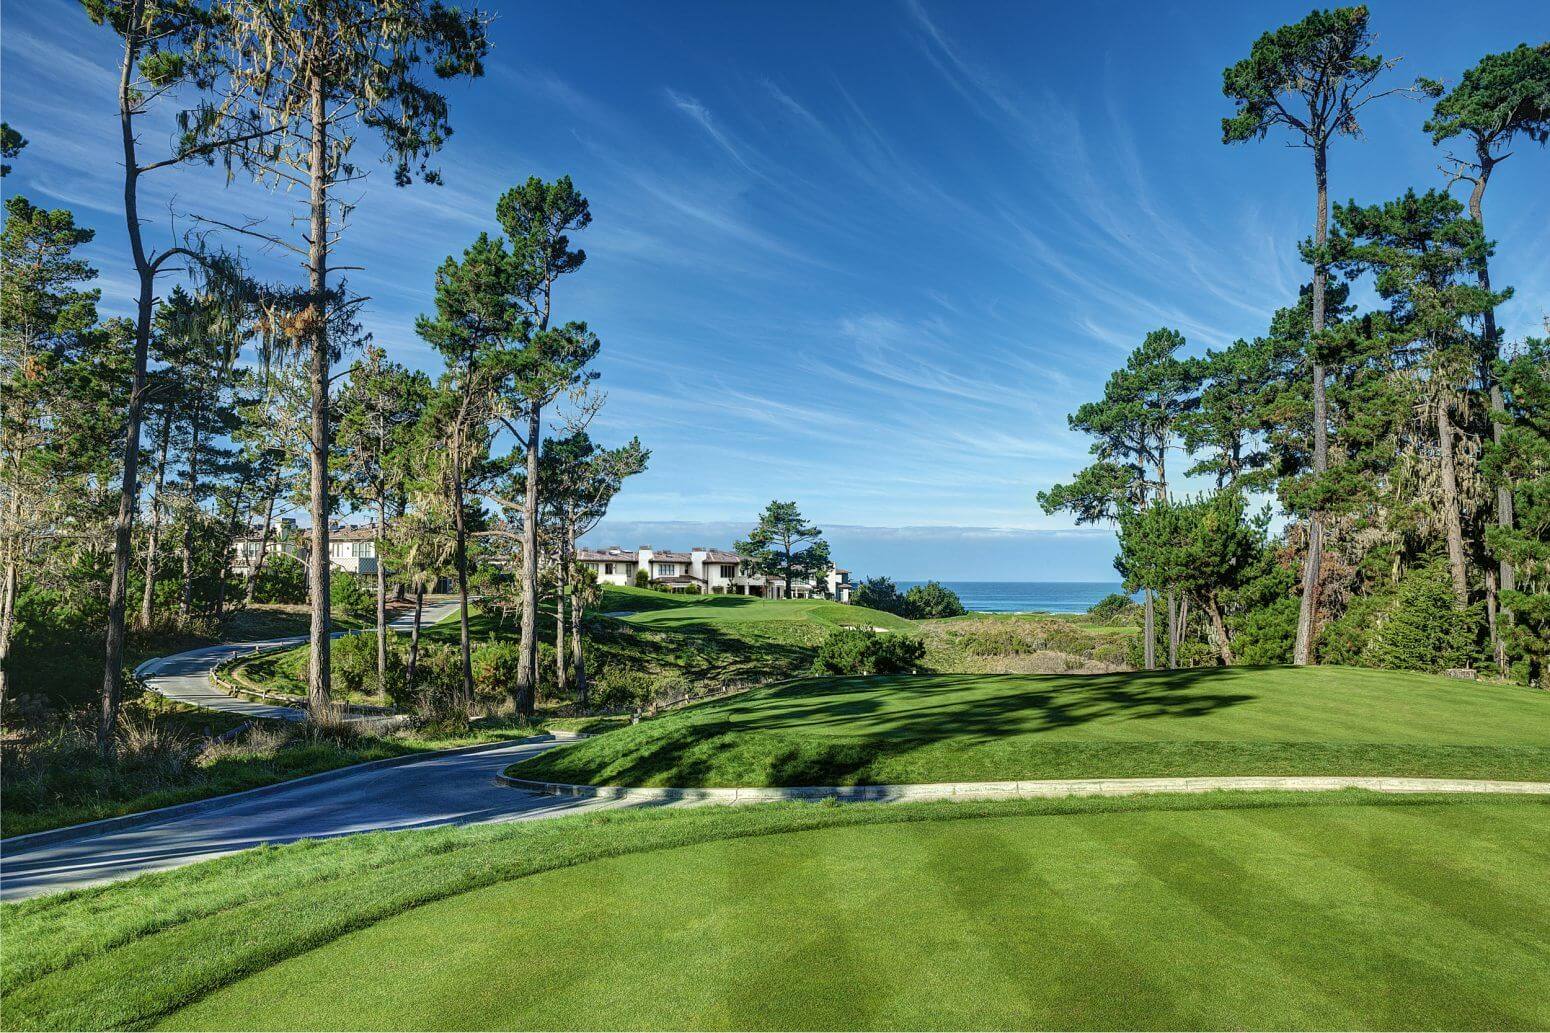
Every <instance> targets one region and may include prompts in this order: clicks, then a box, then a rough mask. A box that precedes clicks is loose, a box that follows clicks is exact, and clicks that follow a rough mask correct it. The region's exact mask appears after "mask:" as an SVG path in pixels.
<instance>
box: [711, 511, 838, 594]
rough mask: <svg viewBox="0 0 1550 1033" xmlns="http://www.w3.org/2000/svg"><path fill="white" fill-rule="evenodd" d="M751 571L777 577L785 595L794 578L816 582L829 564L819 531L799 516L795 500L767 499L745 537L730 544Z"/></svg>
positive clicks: (826, 547) (800, 513)
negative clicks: (768, 502)
mask: <svg viewBox="0 0 1550 1033" xmlns="http://www.w3.org/2000/svg"><path fill="white" fill-rule="evenodd" d="M732 547H733V548H734V549H736V550H737V551H738V552H739V553H740V554H741V555H742V556H743V557H744V558H745V559H746V560H747V561H748V565H749V566H751V567H752V568H753V569H754V570H755V571H757V572H758V573H760V574H768V575H771V576H773V577H778V578H781V579H782V580H783V581H785V583H786V598H787V599H789V598H791V583H792V582H793V581H795V580H797V579H798V578H802V579H808V580H812V581H817V580H818V579H819V578H821V577H822V576H823V575H825V574H827V573H828V572H829V570H830V568H831V567H832V566H833V564H832V563H831V562H830V561H829V543H828V542H826V541H824V540H823V532H822V531H820V530H819V529H818V528H817V527H815V526H813V525H812V524H809V523H808V522H807V521H806V519H804V518H803V516H802V512H801V510H799V509H797V504H796V503H795V502H780V501H775V502H771V503H770V504H769V505H768V506H765V507H764V512H762V513H760V514H759V523H758V524H757V525H756V526H755V527H754V529H753V530H752V531H750V532H748V537H747V538H745V539H743V540H742V541H740V542H738V543H736V544H735V545H733V546H732Z"/></svg>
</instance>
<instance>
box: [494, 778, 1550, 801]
mask: <svg viewBox="0 0 1550 1033" xmlns="http://www.w3.org/2000/svg"><path fill="white" fill-rule="evenodd" d="M496 778H497V779H498V780H499V781H501V782H502V783H504V784H505V785H509V786H512V787H514V788H517V789H523V790H526V791H527V792H530V793H541V794H543V795H546V796H575V797H590V798H595V799H599V800H629V801H635V802H642V803H652V802H657V803H670V802H676V801H693V802H701V803H772V802H775V801H779V800H829V799H832V800H838V801H841V802H844V803H859V802H863V801H901V800H948V799H952V800H996V799H1006V798H1010V797H1061V796H1130V795H1135V794H1140V793H1210V792H1216V791H1218V790H1239V791H1243V790H1248V791H1267V790H1269V791H1274V790H1279V791H1282V792H1298V793H1314V792H1328V791H1330V790H1337V789H1366V790H1370V791H1372V792H1376V793H1512V794H1535V795H1550V782H1506V781H1497V780H1491V779H1458V778H1387V777H1382V776H1376V777H1374V776H1345V775H1330V776H1300V775H1299V776H1280V775H1273V776H1242V777H1201V778H1078V779H1043V780H1036V781H1017V782H933V783H924V784H919V785H893V786H775V787H765V788H742V789H731V788H728V789H719V788H707V789H694V788H677V787H658V788H653V787H635V786H589V785H573V784H571V783H568V782H536V781H532V780H530V779H525V778H513V777H511V776H510V775H506V774H501V775H497V776H496Z"/></svg>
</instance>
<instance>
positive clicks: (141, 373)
mask: <svg viewBox="0 0 1550 1033" xmlns="http://www.w3.org/2000/svg"><path fill="white" fill-rule="evenodd" d="M139 14H140V12H139V4H138V3H137V4H135V5H134V9H133V11H132V12H131V22H134V21H137V20H138V18H139ZM139 50H140V41H139V36H138V31H137V30H135V29H131V30H130V31H129V33H128V35H126V36H125V39H124V62H123V65H122V66H121V67H120V70H119V84H118V124H119V136H120V139H121V142H122V144H123V153H124V223H125V227H126V229H127V231H128V235H129V249H130V252H131V254H132V255H133V256H134V264H135V273H136V274H137V276H138V277H139V288H140V295H139V297H138V298H137V299H136V303H135V355H134V373H133V375H132V379H131V381H130V387H129V401H128V404H127V405H126V406H125V410H124V451H123V471H122V477H121V479H120V481H119V492H118V516H117V517H116V518H115V519H114V521H113V570H112V574H111V575H110V577H109V580H108V600H107V611H108V612H107V617H108V620H107V629H106V635H105V636H104V649H103V665H102V708H101V712H100V714H99V715H98V720H97V750H98V752H99V753H100V754H101V755H102V756H103V757H104V758H111V757H112V756H113V740H114V734H115V732H116V731H117V728H118V703H119V697H120V696H121V695H122V693H123V685H124V672H123V663H124V603H125V597H126V596H127V595H128V589H129V562H130V559H131V557H132V555H133V552H132V548H133V544H132V542H131V540H130V533H131V531H132V530H133V529H134V521H135V509H136V508H137V506H138V505H139V495H140V420H141V414H142V412H143V409H144V405H145V371H146V366H147V364H148V360H149V357H150V347H151V307H152V304H153V301H154V299H155V290H156V283H155V276H156V270H155V269H154V268H153V267H152V266H151V264H150V262H149V261H148V260H147V258H146V254H145V245H144V242H143V241H142V240H141V237H140V211H139V204H138V201H139V196H138V195H139V176H140V168H139V158H138V157H137V155H136V153H135V129H134V110H135V106H136V104H137V103H138V101H137V100H136V98H135V95H134V89H133V81H134V79H133V77H134V69H135V65H136V63H137V61H138V58H139Z"/></svg>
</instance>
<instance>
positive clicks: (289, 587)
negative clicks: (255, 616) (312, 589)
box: [253, 553, 307, 603]
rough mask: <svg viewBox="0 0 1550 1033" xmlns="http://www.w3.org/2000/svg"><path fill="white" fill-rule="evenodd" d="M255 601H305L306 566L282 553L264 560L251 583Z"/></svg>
mask: <svg viewBox="0 0 1550 1033" xmlns="http://www.w3.org/2000/svg"><path fill="white" fill-rule="evenodd" d="M253 601H254V602H255V603H304V602H306V601H307V568H306V567H303V566H302V565H301V562H300V561H299V560H297V559H296V558H295V557H294V556H287V555H285V554H283V553H281V554H278V555H275V556H270V557H268V558H266V559H265V560H264V569H263V570H261V571H259V572H258V580H257V581H255V582H254V584H253Z"/></svg>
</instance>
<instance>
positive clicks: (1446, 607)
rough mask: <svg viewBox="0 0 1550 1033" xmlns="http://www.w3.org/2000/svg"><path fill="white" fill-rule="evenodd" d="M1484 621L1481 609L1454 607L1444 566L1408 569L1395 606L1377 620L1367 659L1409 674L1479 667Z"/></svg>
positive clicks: (1366, 651) (1379, 665)
mask: <svg viewBox="0 0 1550 1033" xmlns="http://www.w3.org/2000/svg"><path fill="white" fill-rule="evenodd" d="M1480 617H1481V615H1480V611H1479V609H1478V608H1477V607H1472V608H1470V609H1468V610H1465V611H1463V612H1460V611H1459V610H1457V609H1455V608H1454V604H1453V587H1452V582H1451V580H1450V578H1449V576H1448V569H1447V567H1446V565H1444V564H1443V563H1442V562H1440V561H1438V562H1434V563H1431V564H1429V565H1428V566H1425V567H1421V568H1418V569H1415V570H1411V571H1408V572H1406V574H1405V575H1404V576H1403V577H1402V578H1401V579H1400V582H1399V592H1398V593H1397V594H1396V595H1395V597H1394V602H1393V605H1391V606H1390V607H1389V608H1388V610H1387V612H1386V613H1385V614H1384V615H1383V616H1382V617H1381V618H1380V619H1379V620H1378V621H1376V622H1375V627H1374V628H1373V632H1372V639H1371V641H1370V642H1369V644H1368V647H1367V649H1366V650H1365V652H1364V654H1363V656H1364V659H1365V660H1366V661H1367V662H1368V663H1370V664H1371V665H1372V666H1375V667H1387V668H1392V669H1396V670H1404V671H1443V670H1447V669H1448V668H1450V667H1471V666H1474V665H1475V664H1476V663H1477V662H1478V661H1479V660H1480V659H1481V657H1480V655H1479V651H1478V647H1477V643H1478V642H1479V639H1480V628H1481V619H1480Z"/></svg>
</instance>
